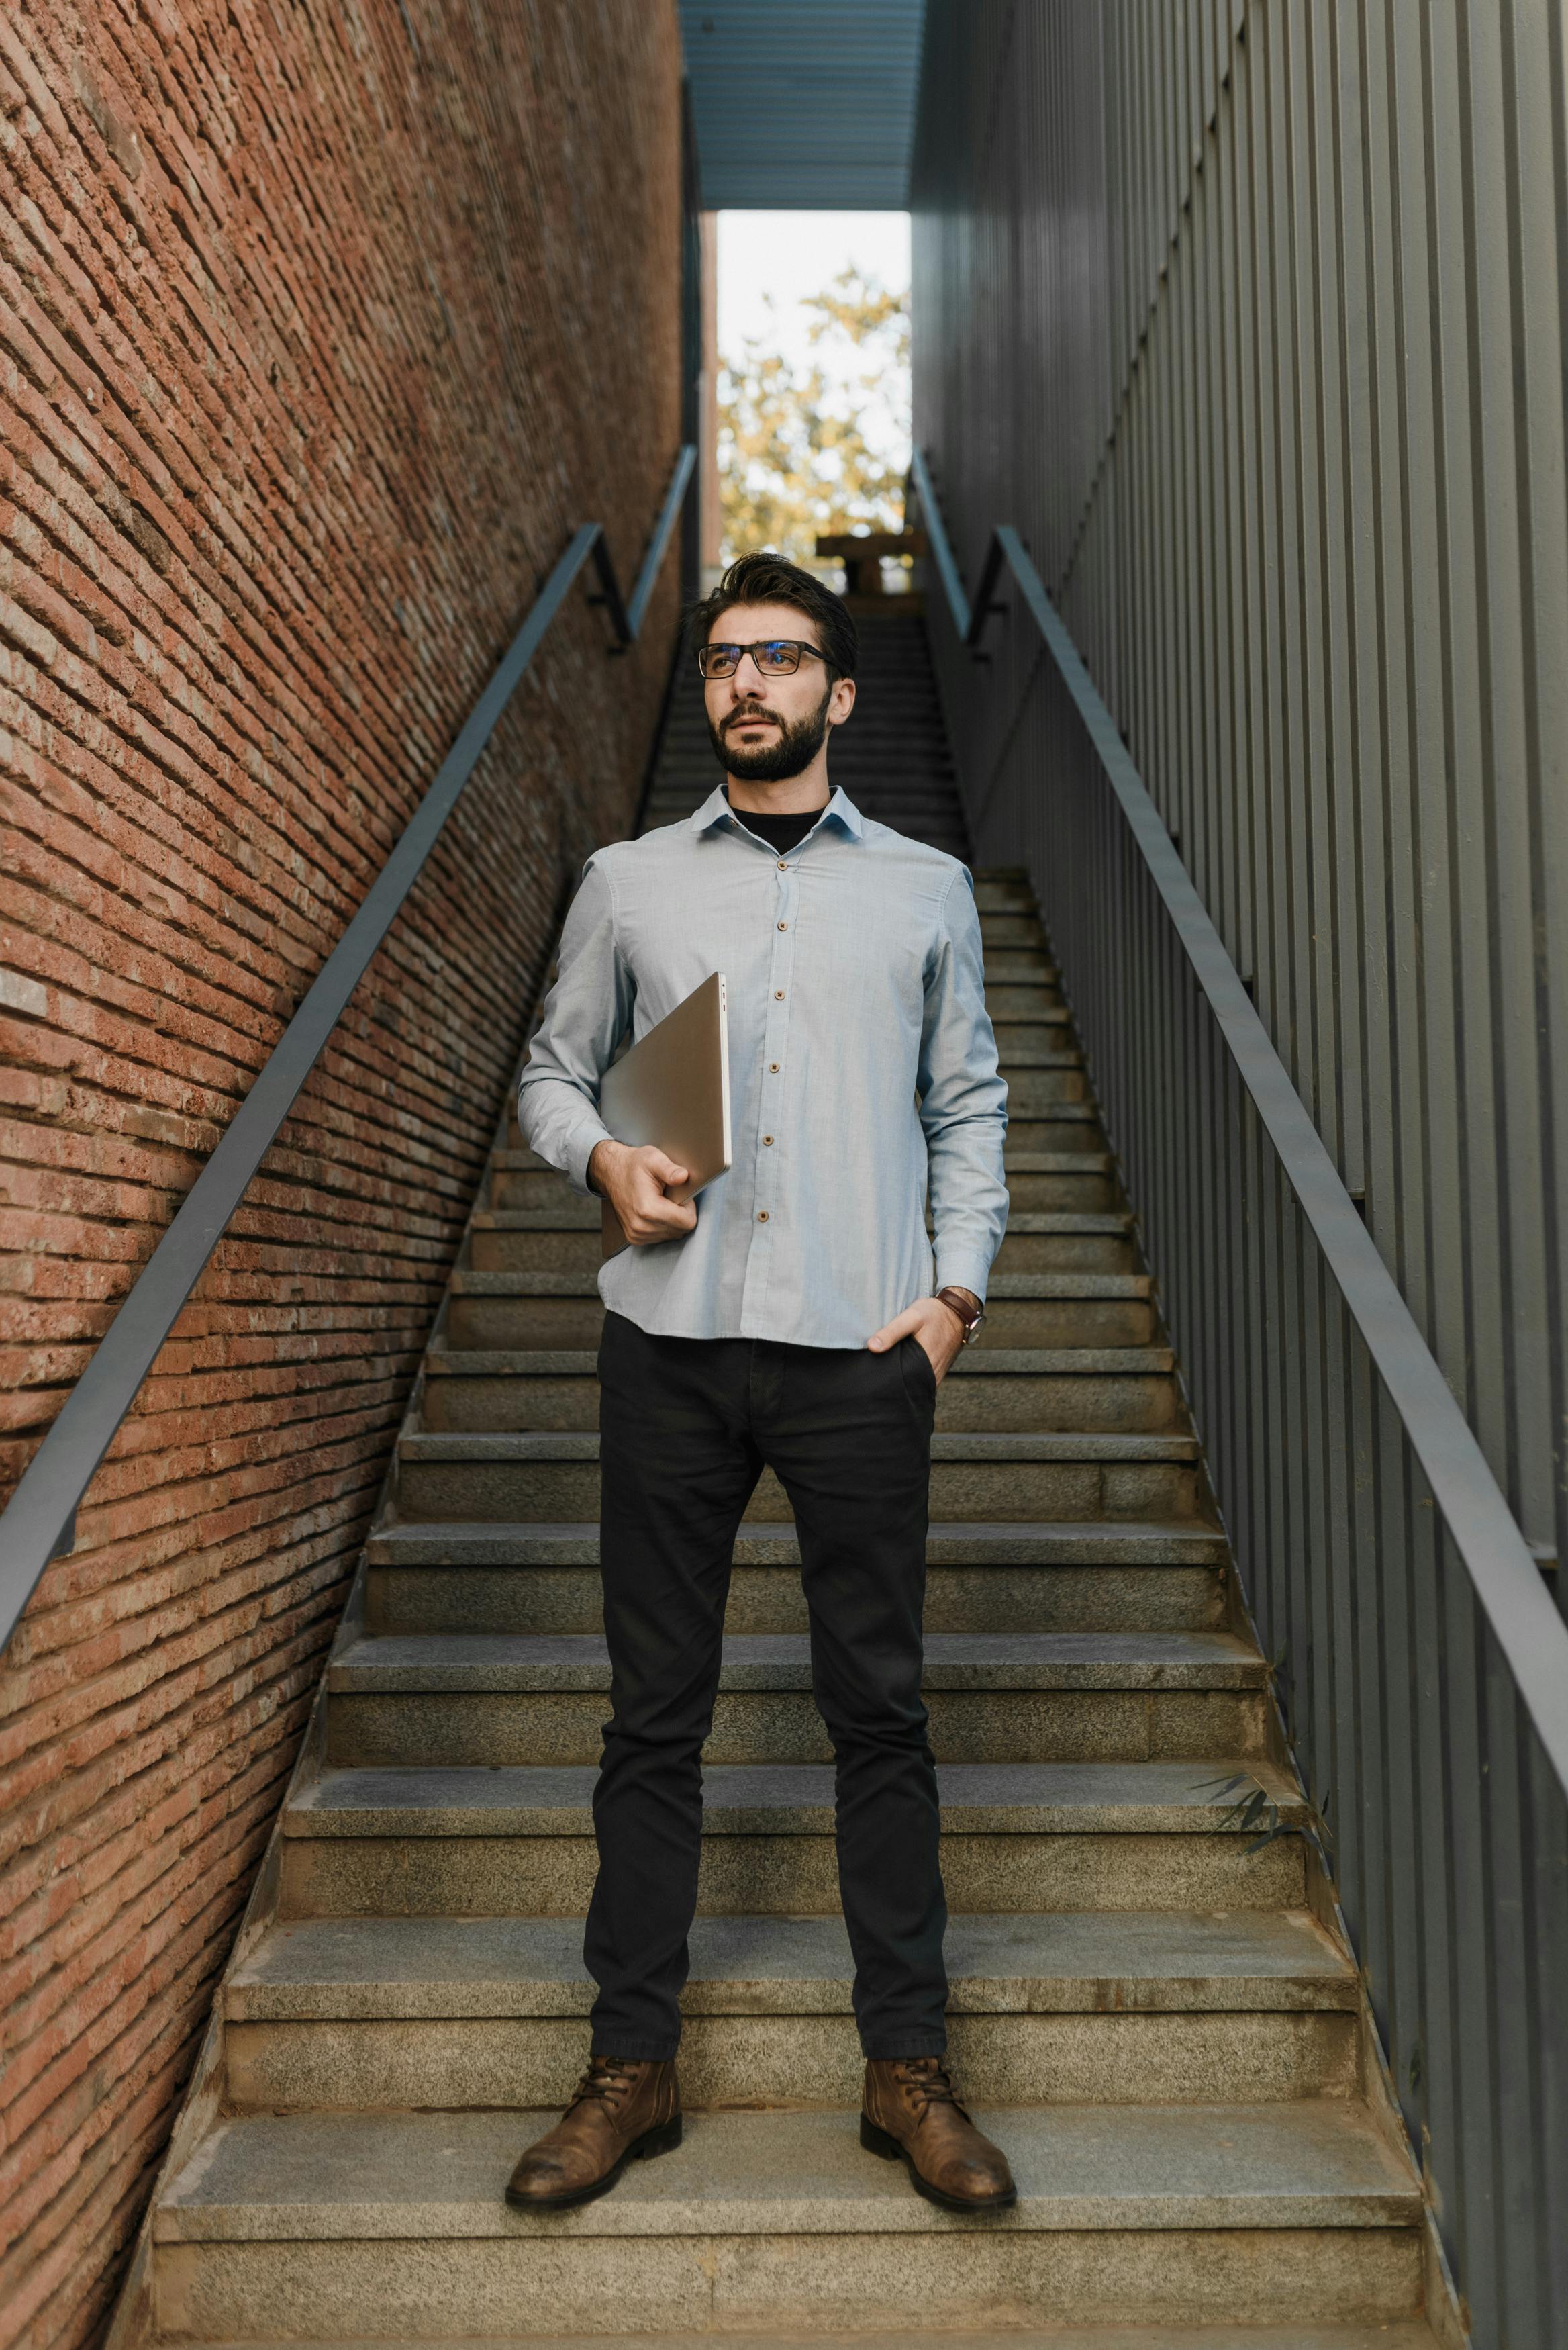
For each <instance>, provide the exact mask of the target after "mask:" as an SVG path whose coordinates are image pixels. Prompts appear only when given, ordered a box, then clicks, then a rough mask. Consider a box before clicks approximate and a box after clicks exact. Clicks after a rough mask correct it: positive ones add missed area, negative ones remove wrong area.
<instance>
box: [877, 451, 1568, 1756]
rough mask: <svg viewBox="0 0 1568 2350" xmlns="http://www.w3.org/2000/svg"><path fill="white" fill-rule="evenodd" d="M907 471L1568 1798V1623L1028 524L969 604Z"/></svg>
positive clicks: (993, 547) (972, 632)
mask: <svg viewBox="0 0 1568 2350" xmlns="http://www.w3.org/2000/svg"><path fill="white" fill-rule="evenodd" d="M910 472H911V473H912V475H913V477H914V481H915V484H916V487H917V490H918V492H919V502H920V514H921V519H922V521H923V523H924V525H925V529H926V533H927V536H928V537H929V541H930V546H931V559H932V561H933V563H934V564H935V567H936V571H937V576H938V577H939V579H940V582H941V586H942V590H943V593H944V595H945V597H946V599H947V604H948V608H949V611H950V615H951V618H952V622H953V626H954V629H956V630H957V632H958V635H959V637H960V639H961V641H962V642H963V643H964V644H965V645H966V646H968V647H969V648H970V650H971V651H972V650H975V649H977V648H978V646H979V643H980V640H981V636H982V635H983V633H984V630H985V627H986V623H987V621H988V620H989V619H991V617H992V614H993V613H994V612H995V611H996V610H997V609H998V607H997V606H996V605H994V604H993V603H992V597H993V595H994V593H995V590H996V587H997V583H998V581H999V579H1000V578H1001V577H1002V571H1003V569H1004V568H1005V569H1007V570H1009V571H1011V572H1012V576H1013V577H1014V579H1015V580H1016V581H1017V584H1018V588H1019V591H1020V593H1021V595H1022V597H1023V602H1024V605H1025V607H1026V608H1027V609H1028V611H1029V614H1030V617H1031V619H1033V621H1034V624H1035V626H1036V627H1037V628H1038V629H1039V631H1040V634H1041V636H1042V638H1043V639H1044V643H1045V647H1046V650H1047V651H1048V652H1049V653H1050V655H1051V658H1052V660H1053V661H1054V663H1055V666H1056V670H1057V672H1058V674H1059V676H1060V679H1061V681H1062V683H1063V685H1064V688H1065V690H1066V691H1067V693H1068V695H1069V697H1070V699H1071V700H1072V702H1073V704H1074V706H1075V710H1076V712H1077V714H1078V717H1079V719H1080V720H1081V721H1082V723H1083V725H1084V727H1085V732H1086V733H1087V734H1088V736H1089V738H1090V740H1091V742H1092V743H1093V744H1094V747H1095V750H1096V754H1098V757H1099V759H1100V762H1101V764H1102V766H1103V768H1104V771H1105V774H1106V779H1107V781H1108V782H1109V784H1110V786H1111V789H1112V791H1113V792H1114V794H1115V795H1116V799H1117V801H1118V802H1119V804H1120V806H1121V810H1122V814H1123V816H1125V817H1126V820H1127V827H1128V830H1129V832H1130V833H1131V835H1132V838H1133V840H1134V842H1135V843H1136V845H1137V849H1138V851H1139V853H1140V855H1141V857H1142V859H1143V863H1144V866H1145V868H1147V873H1148V877H1149V879H1150V880H1151V881H1152V883H1153V885H1154V887H1155V889H1156V890H1157V891H1158V895H1159V897H1160V899H1162V900H1163V902H1164V905H1165V909H1166V911H1167V913H1168V916H1169V918H1170V922H1171V927H1172V929H1173V931H1174V932H1175V934H1176V936H1177V938H1178V940H1179V942H1180V945H1181V947H1182V949H1183V951H1184V952H1185V954H1186V957H1187V961H1188V962H1189V966H1190V968H1191V971H1192V974H1193V977H1194V979H1195V980H1196V981H1197V983H1198V986H1199V989H1200V990H1201V992H1202V993H1203V995H1204V996H1205V997H1206V998H1207V1000H1208V1003H1209V1006H1210V1011H1211V1012H1212V1014H1213V1016H1214V1019H1215V1022H1216V1024H1217V1025H1218V1027H1219V1030H1220V1035H1222V1037H1223V1038H1224V1041H1225V1044H1226V1045H1227V1047H1228V1049H1229V1051H1230V1054H1231V1060H1232V1062H1233V1063H1234V1065H1235V1068H1236V1071H1237V1075H1238V1076H1239V1077H1240V1078H1241V1084H1242V1086H1243V1087H1244V1088H1245V1089H1246V1092H1247V1094H1248V1096H1249V1097H1250V1098H1251V1103H1252V1106H1253V1107H1254V1109H1255V1110H1256V1112H1257V1115H1258V1117H1259V1119H1260V1120H1261V1122H1262V1126H1263V1128H1264V1129H1265V1130H1266V1132H1267V1133H1268V1135H1269V1138H1270V1139H1271V1141H1272V1144H1273V1146H1274V1150H1275V1153H1276V1155H1277V1157H1278V1159H1279V1162H1280V1165H1281V1167H1282V1170H1283V1171H1284V1174H1285V1176H1286V1178H1287V1180H1288V1181H1289V1183H1290V1185H1291V1188H1292V1190H1293V1192H1294V1195H1295V1198H1296V1201H1297V1202H1298V1204H1299V1206H1300V1208H1301V1211H1302V1213H1303V1216H1304V1217H1305V1219H1306V1221H1307V1223H1308V1224H1309V1226H1310V1228H1311V1230H1312V1232H1313V1234H1314V1238H1315V1240H1316V1242H1317V1245H1318V1248H1319V1250H1320V1252H1321V1253H1322V1255H1323V1259H1324V1263H1325V1264H1326V1265H1327V1267H1328V1270H1329V1272H1330V1273H1331V1274H1333V1276H1334V1282H1335V1284H1337V1286H1338V1289H1339V1293H1340V1295H1341V1297H1342V1298H1343V1299H1344V1301H1345V1310H1346V1312H1347V1313H1348V1314H1349V1315H1350V1316H1351V1318H1352V1320H1353V1321H1354V1322H1355V1326H1356V1327H1357V1328H1358V1330H1359V1331H1360V1333H1361V1336H1362V1339H1363V1341H1364V1342H1365V1344H1366V1349H1367V1352H1368V1354H1369V1355H1370V1357H1371V1358H1372V1360H1373V1362H1374V1363H1375V1364H1376V1368H1377V1372H1378V1375H1379V1377H1380V1378H1381V1380H1382V1383H1383V1387H1384V1389H1385V1391H1386V1395H1387V1397H1388V1399H1389V1401H1390V1403H1391V1404H1392V1405H1393V1407H1394V1409H1395V1411H1396V1412H1397V1415H1398V1419H1399V1421H1400V1425H1401V1427H1402V1429H1403V1430H1404V1433H1405V1437H1406V1440H1407V1442H1408V1444H1409V1446H1410V1449H1411V1451H1412V1452H1413V1453H1414V1454H1415V1456H1416V1458H1417V1461H1419V1462H1420V1465H1421V1469H1422V1471H1423V1473H1424V1474H1425V1476H1426V1478H1427V1481H1428V1484H1429V1485H1430V1487H1431V1491H1432V1494H1433V1497H1434V1500H1435V1502H1436V1503H1437V1507H1438V1512H1439V1513H1440V1514H1441V1516H1442V1518H1443V1521H1444V1523H1445V1524H1446V1525H1447V1527H1448V1529H1449V1534H1450V1535H1451V1536H1452V1538H1453V1542H1454V1546H1455V1549H1456V1551H1457V1553H1458V1555H1459V1558H1460V1560H1461V1561H1462V1563H1463V1565H1464V1568H1465V1571H1466V1573H1467V1574H1468V1575H1469V1580H1470V1584H1471V1586H1472V1588H1473V1589H1474V1592H1475V1596H1476V1599H1477V1602H1478V1604H1479V1605H1480V1608H1481V1611H1482V1614H1483V1615H1484V1617H1485V1618H1486V1620H1487V1622H1488V1624H1489V1625H1490V1627H1491V1631H1492V1634H1493V1637H1494V1638H1495V1639H1496V1641H1497V1644H1498V1648H1499V1649H1500V1650H1501V1654H1502V1657H1503V1659H1505V1661H1506V1663H1507V1665H1508V1668H1509V1669H1510V1671H1511V1674H1512V1676H1513V1679H1514V1684H1515V1686H1516V1688H1517V1690H1518V1691H1519V1695H1520V1697H1521V1700H1522V1702H1523V1705H1524V1708H1525V1711H1526V1712H1527V1713H1528V1715H1529V1717H1530V1720H1531V1721H1532V1724H1533V1726H1534V1729H1535V1732H1536V1735H1537V1737H1538V1738H1539V1739H1540V1741H1541V1744H1542V1751H1543V1752H1544V1753H1545V1755H1546V1757H1547V1759H1548V1761H1549V1762H1550V1763H1551V1766H1552V1770H1553V1772H1554V1773H1555V1774H1556V1776H1557V1779H1558V1781H1559V1783H1560V1784H1561V1785H1562V1787H1563V1791H1564V1793H1568V1624H1564V1622H1563V1618H1562V1617H1561V1616H1560V1615H1559V1614H1558V1612H1557V1609H1556V1607H1555V1606H1554V1605H1553V1603H1552V1597H1551V1596H1550V1594H1549V1593H1548V1591H1547V1589H1546V1586H1545V1585H1544V1583H1543V1582H1542V1576H1541V1570H1540V1568H1539V1567H1538V1566H1537V1565H1536V1563H1535V1559H1534V1557H1533V1556H1532V1553H1531V1550H1530V1546H1529V1544H1528V1543H1527V1542H1526V1540H1525V1537H1524V1534H1523V1532H1522V1531H1521V1527H1520V1525H1519V1523H1518V1521H1517V1519H1516V1518H1515V1517H1514V1515H1513V1513H1512V1511H1511V1509H1510V1508H1509V1505H1508V1501H1507V1498H1506V1496H1505V1495H1504V1493H1503V1492H1502V1489H1501V1486H1500V1485H1499V1484H1498V1482H1497V1480H1496V1478H1495V1477H1494V1476H1493V1475H1492V1472H1491V1470H1490V1466H1489V1464H1488V1461H1487V1459H1486V1455H1485V1454H1484V1452H1483V1451H1481V1448H1480V1443H1479V1442H1478V1440H1477V1439H1476V1435H1475V1431H1474V1430H1473V1429H1472V1428H1471V1427H1470V1424H1469V1420H1468V1419H1466V1418H1465V1416H1464V1414H1463V1412H1462V1411H1461V1410H1460V1409H1459V1405H1458V1403H1457V1402H1456V1401H1455V1400H1454V1397H1453V1394H1452V1392H1451V1390H1450V1389H1449V1384H1448V1381H1447V1380H1446V1379H1445V1378H1444V1377H1443V1374H1442V1370H1441V1368H1440V1367H1439V1366H1438V1361H1437V1359H1436V1357H1434V1356H1433V1354H1432V1351H1431V1349H1430V1348H1429V1347H1428V1345H1427V1342H1426V1340H1425V1339H1424V1338H1423V1337H1422V1336H1421V1333H1420V1331H1419V1329H1418V1328H1417V1324H1416V1320H1415V1317H1414V1315H1412V1314H1411V1312H1410V1309H1409V1307H1408V1306H1407V1305H1406V1303H1405V1300H1404V1298H1403V1297H1402V1296H1401V1295H1400V1293H1399V1290H1398V1288H1397V1284H1396V1283H1395V1281H1394V1278H1393V1276H1392V1274H1390V1273H1389V1271H1388V1268H1387V1266H1386V1264H1385V1263H1384V1261H1383V1258H1382V1256H1381V1255H1380V1254H1379V1253H1378V1250H1377V1246H1376V1243H1375V1241H1374V1240H1373V1238H1372V1235H1371V1234H1370V1232H1368V1231H1367V1229H1366V1225H1365V1224H1364V1223H1363V1222H1362V1220H1361V1217H1360V1215H1359V1213H1358V1212H1357V1210H1356V1207H1355V1201H1353V1200H1352V1199H1351V1196H1350V1194H1349V1192H1348V1191H1346V1190H1345V1185H1344V1184H1343V1183H1342V1182H1341V1180H1340V1177H1339V1171H1338V1170H1337V1168H1336V1167H1335V1166H1334V1161H1333V1159H1331V1158H1330V1156H1329V1154H1328V1151H1327V1149H1326V1148H1325V1147H1324V1141H1323V1139H1322V1137H1321V1136H1320V1135H1319V1133H1318V1131H1317V1128H1315V1126H1314V1124H1313V1122H1312V1118H1311V1117H1310V1116H1309V1115H1308V1112H1307V1108H1306V1105H1305V1103H1304V1102H1303V1100H1302V1097H1301V1096H1300V1095H1299V1094H1298V1093H1297V1091H1296V1089H1295V1087H1294V1086H1293V1084H1292V1082H1291V1077H1290V1073H1289V1071H1288V1070H1287V1069H1286V1067H1285V1066H1284V1063H1283V1062H1282V1060H1281V1058H1280V1056H1279V1055H1278V1053H1276V1052H1275V1050H1274V1047H1273V1044H1272V1040H1271V1038H1270V1035H1269V1032H1268V1030H1267V1029H1266V1028H1265V1027H1264V1025H1263V1024H1262V1020H1261V1019H1260V1018H1259V1016H1258V1014H1257V1011H1256V1009H1255V1008H1254V1006H1253V1003H1252V1000H1251V996H1250V995H1249V994H1248V993H1247V989H1246V987H1245V985H1244V983H1243V982H1242V979H1241V973H1240V972H1239V971H1238V970H1237V969H1236V966H1235V964H1234V963H1233V962H1231V957H1230V955H1229V954H1228V952H1227V951H1226V949H1225V944H1224V941H1222V940H1221V938H1220V933H1219V931H1217V930H1216V929H1215V927H1214V924H1213V922H1212V921H1211V920H1210V917H1209V913H1208V910H1207V909H1206V908H1205V906H1204V904H1203V901H1202V899H1200V898H1199V894H1198V892H1197V890H1196V889H1194V887H1193V885H1192V881H1191V879H1190V877H1189V874H1188V871H1187V868H1186V867H1185V866H1184V865H1183V864H1182V862H1181V858H1180V857H1179V854H1178V853H1177V849H1176V845H1175V843H1174V842H1173V841H1172V839H1171V837H1170V835H1169V833H1168V831H1167V829H1166V827H1165V822H1164V819H1163V818H1162V817H1161V816H1160V813H1159V810H1158V808H1157V807H1156V806H1155V804H1154V802H1153V800H1152V799H1151V798H1150V796H1149V794H1148V791H1147V787H1146V786H1145V785H1144V782H1143V779H1142V777H1141V776H1140V775H1139V774H1138V772H1137V768H1136V767H1135V765H1134V764H1133V762H1132V759H1131V757H1130V756H1129V754H1128V753H1127V746H1126V745H1125V743H1123V741H1122V738H1121V735H1120V733H1119V732H1118V731H1117V728H1116V721H1115V719H1114V718H1113V717H1112V716H1111V713H1110V712H1109V711H1108V710H1107V709H1106V705H1105V703H1104V702H1103V701H1102V700H1101V698H1100V696H1099V694H1098V692H1097V691H1096V688H1095V683H1094V681H1093V679H1092V678H1091V677H1090V675H1089V672H1088V671H1087V670H1086V669H1085V666H1084V662H1083V659H1082V656H1081V655H1080V653H1079V651H1078V649H1077V647H1076V645H1075V643H1074V642H1073V639H1072V637H1071V636H1070V634H1069V633H1068V630H1067V629H1066V628H1065V626H1064V623H1063V621H1062V619H1061V618H1060V617H1059V615H1058V614H1057V611H1056V609H1055V607H1054V605H1053V603H1052V601H1051V598H1050V597H1049V596H1048V595H1047V594H1046V592H1045V586H1044V581H1043V580H1042V578H1041V577H1040V574H1039V573H1038V571H1037V570H1036V569H1035V567H1034V566H1033V562H1032V561H1031V560H1030V557H1029V554H1028V551H1027V549H1026V548H1025V546H1024V545H1023V540H1022V539H1021V538H1020V537H1019V536H1018V533H1017V532H1016V530H1014V529H1013V528H1012V526H1011V525H1008V524H1002V525H998V526H997V527H996V528H995V529H994V530H993V531H992V537H991V542H990V545H989V546H988V547H987V549H986V555H985V560H984V562H983V564H982V565H981V575H980V584H979V587H977V589H976V591H975V596H974V600H973V603H972V605H971V602H970V600H969V598H967V597H966V596H965V594H964V591H963V587H962V584H961V579H960V576H959V570H958V566H957V563H956V562H955V560H954V557H953V551H952V546H951V542H950V539H949V537H948V535H947V530H946V526H945V525H944V523H943V520H942V513H941V507H940V504H939V501H938V498H937V494H936V488H935V484H933V482H932V480H931V474H930V467H929V463H928V462H927V459H926V455H925V452H924V451H923V450H921V449H919V448H917V449H916V450H915V452H914V454H913V458H912V460H911V463H910Z"/></svg>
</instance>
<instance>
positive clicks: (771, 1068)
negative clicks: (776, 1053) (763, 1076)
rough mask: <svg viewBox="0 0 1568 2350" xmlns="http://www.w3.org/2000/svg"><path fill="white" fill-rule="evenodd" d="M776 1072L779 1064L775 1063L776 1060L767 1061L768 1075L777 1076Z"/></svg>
mask: <svg viewBox="0 0 1568 2350" xmlns="http://www.w3.org/2000/svg"><path fill="white" fill-rule="evenodd" d="M778 1073H779V1065H778V1063H777V1062H776V1061H770V1062H769V1063H768V1075H769V1076H774V1077H776V1076H777V1075H778Z"/></svg>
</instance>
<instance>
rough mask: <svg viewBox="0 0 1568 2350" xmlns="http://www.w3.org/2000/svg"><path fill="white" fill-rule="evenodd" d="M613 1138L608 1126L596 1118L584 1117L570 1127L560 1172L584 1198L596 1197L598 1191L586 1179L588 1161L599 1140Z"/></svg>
mask: <svg viewBox="0 0 1568 2350" xmlns="http://www.w3.org/2000/svg"><path fill="white" fill-rule="evenodd" d="M614 1140H615V1137H614V1135H612V1134H611V1132H610V1130H609V1128H608V1127H607V1126H606V1125H604V1124H603V1123H602V1121H601V1120H600V1119H598V1118H584V1120H583V1122H582V1124H581V1126H578V1127H574V1128H573V1129H572V1133H571V1138H570V1139H569V1140H568V1142H567V1144H566V1166H565V1168H564V1169H563V1170H562V1172H563V1173H564V1174H565V1176H566V1180H567V1181H568V1182H569V1183H570V1184H571V1186H572V1189H573V1190H574V1191H580V1192H581V1193H582V1194H583V1197H584V1198H585V1199H586V1200H597V1198H598V1193H597V1191H595V1190H594V1187H593V1185H592V1184H591V1183H590V1182H589V1181H588V1161H589V1159H591V1158H592V1157H593V1155H594V1153H595V1151H596V1150H597V1149H598V1147H599V1145H600V1143H601V1142H613V1141H614Z"/></svg>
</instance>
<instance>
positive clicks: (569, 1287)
mask: <svg viewBox="0 0 1568 2350" xmlns="http://www.w3.org/2000/svg"><path fill="white" fill-rule="evenodd" d="M1152 1288H1153V1284H1152V1283H1151V1282H1150V1280H1149V1277H1148V1275H1147V1274H1146V1273H1000V1274H992V1277H991V1280H990V1282H989V1283H988V1284H987V1290H988V1296H989V1301H990V1302H991V1303H992V1304H993V1305H994V1303H995V1302H996V1300H997V1299H998V1298H1002V1297H1046V1298H1063V1299H1067V1300H1072V1299H1075V1298H1097V1297H1136V1298H1147V1297H1148V1296H1149V1295H1151V1294H1152ZM452 1292H453V1295H456V1296H459V1297H597V1295H598V1294H599V1284H598V1274H597V1271H596V1272H592V1273H454V1274H452Z"/></svg>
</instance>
